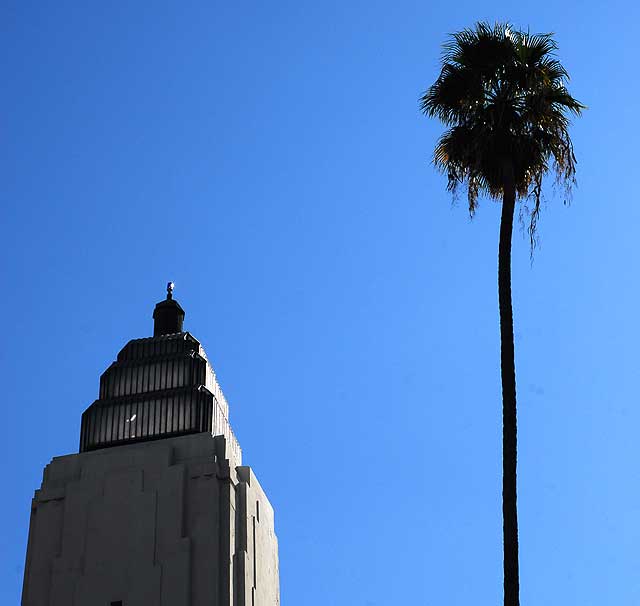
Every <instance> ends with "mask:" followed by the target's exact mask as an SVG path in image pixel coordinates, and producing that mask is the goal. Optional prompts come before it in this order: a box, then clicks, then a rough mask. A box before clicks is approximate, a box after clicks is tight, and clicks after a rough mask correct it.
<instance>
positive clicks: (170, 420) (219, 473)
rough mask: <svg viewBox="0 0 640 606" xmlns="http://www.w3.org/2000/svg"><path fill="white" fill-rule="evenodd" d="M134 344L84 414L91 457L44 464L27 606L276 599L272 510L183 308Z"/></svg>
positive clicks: (83, 435) (209, 605)
mask: <svg viewBox="0 0 640 606" xmlns="http://www.w3.org/2000/svg"><path fill="white" fill-rule="evenodd" d="M153 318H154V332H153V337H149V338H144V339H134V340H132V341H129V343H127V344H126V345H125V347H124V348H123V349H122V350H121V351H120V353H119V354H118V357H117V360H116V361H115V362H113V364H111V366H110V367H109V368H108V369H107V370H106V371H105V372H104V374H103V375H102V377H101V378H100V397H99V399H98V400H96V401H95V402H94V403H93V404H91V406H89V408H87V410H85V412H84V414H83V415H82V425H81V430H80V452H79V454H73V455H68V456H62V457H56V458H54V459H53V460H52V461H51V463H49V465H47V466H46V468H45V470H44V479H43V482H42V486H41V488H40V489H39V490H36V493H35V496H34V498H33V502H32V506H31V521H30V527H29V542H28V546H27V560H26V565H25V575H24V586H23V592H22V604H23V606H205V605H206V606H223V605H224V606H277V605H278V604H279V603H280V597H279V581H278V542H277V539H276V536H275V533H274V522H273V509H272V507H271V505H270V503H269V501H268V499H267V497H266V496H265V494H264V492H263V490H262V488H261V487H260V484H259V483H258V481H257V480H256V478H255V476H254V475H253V473H252V471H251V468H250V467H245V466H243V465H242V460H241V459H242V453H241V450H240V446H239V444H238V442H237V440H236V438H235V436H234V434H233V431H232V430H231V426H230V425H229V420H228V419H229V407H228V405H227V402H226V400H225V397H224V395H223V393H222V391H221V389H220V386H219V385H218V381H217V379H216V375H215V373H214V371H213V368H212V367H211V365H210V364H209V362H208V360H207V357H206V355H205V352H204V349H203V348H202V346H201V345H200V343H199V341H198V340H197V339H195V338H194V337H193V336H192V335H191V334H189V333H188V332H183V329H182V324H183V320H184V311H183V310H182V308H181V307H180V305H179V304H178V303H177V302H176V301H174V300H173V297H172V285H171V284H170V285H169V288H168V294H167V299H166V300H165V301H162V302H161V303H158V304H157V305H156V308H155V311H154V313H153Z"/></svg>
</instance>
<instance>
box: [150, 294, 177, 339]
mask: <svg viewBox="0 0 640 606" xmlns="http://www.w3.org/2000/svg"><path fill="white" fill-rule="evenodd" d="M174 286H175V285H174V283H173V282H167V298H166V299H165V300H164V301H160V303H158V304H157V305H156V308H155V309H154V310H153V336H154V337H159V336H160V335H170V334H173V333H176V332H182V323H183V322H184V309H182V307H180V304H179V303H178V302H177V301H175V300H174V298H173V289H174Z"/></svg>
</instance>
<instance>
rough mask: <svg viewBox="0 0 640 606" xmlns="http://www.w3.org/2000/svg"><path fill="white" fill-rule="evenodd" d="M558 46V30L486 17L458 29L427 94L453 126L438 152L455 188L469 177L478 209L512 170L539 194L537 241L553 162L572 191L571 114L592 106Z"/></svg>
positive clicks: (432, 112)
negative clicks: (572, 81) (571, 86)
mask: <svg viewBox="0 0 640 606" xmlns="http://www.w3.org/2000/svg"><path fill="white" fill-rule="evenodd" d="M556 49H557V45H556V43H555V41H554V40H553V38H552V34H536V35H531V34H529V33H528V32H527V33H523V32H519V31H514V30H512V29H511V28H510V27H509V25H508V24H496V25H494V26H493V27H491V26H489V25H487V24H485V23H478V24H477V25H476V26H475V27H474V28H473V29H465V30H462V31H461V32H458V33H456V34H453V35H451V36H450V40H449V42H448V43H447V44H446V45H445V46H444V53H443V67H442V71H441V73H440V76H439V77H438V79H437V80H436V82H435V83H434V84H433V86H431V87H430V88H429V90H427V92H426V93H425V94H424V95H423V96H422V97H421V99H420V107H421V109H422V111H423V112H424V113H425V114H427V115H428V116H431V117H437V118H439V119H440V120H441V121H442V122H444V123H445V124H446V125H447V126H448V127H449V128H448V130H447V131H446V132H445V133H444V134H443V135H442V137H441V138H440V140H439V141H438V144H437V146H436V150H435V155H434V161H435V164H436V166H438V168H440V169H441V170H442V171H443V172H445V173H446V174H447V176H448V187H449V189H450V190H451V191H453V192H454V193H455V190H456V189H457V187H458V186H459V185H460V184H463V183H464V184H466V186H467V191H468V200H469V212H470V213H471V214H472V215H473V213H474V211H475V209H476V205H477V198H478V195H479V194H480V193H485V194H488V195H489V196H491V197H493V198H500V197H502V195H503V194H504V186H505V178H506V177H507V175H509V177H511V178H512V179H513V181H514V185H515V191H516V194H517V196H518V197H520V198H524V197H527V196H531V197H532V199H533V208H532V210H531V225H530V235H531V237H532V244H533V242H534V240H533V238H534V236H535V227H536V220H537V217H538V212H539V209H540V197H541V190H542V178H543V176H544V175H545V173H547V172H548V170H549V168H550V162H551V163H552V164H553V167H554V168H555V172H556V177H557V181H558V182H559V183H561V184H563V185H565V186H566V188H567V193H568V191H569V190H570V188H571V185H572V184H573V183H574V180H575V179H574V175H575V165H576V159H575V156H574V154H573V146H572V144H571V139H570V138H569V134H568V126H569V120H568V117H567V114H571V113H573V114H575V115H579V114H580V112H581V111H582V109H584V108H585V106H583V105H582V104H581V103H579V102H578V101H576V100H575V99H574V98H573V97H572V96H571V95H570V94H569V92H568V91H567V89H566V87H565V84H566V81H567V80H568V79H569V76H568V74H567V72H566V70H565V69H564V67H563V66H562V64H561V63H560V62H559V61H558V60H557V59H556V58H555V57H554V51H555V50H556ZM510 180H511V179H510Z"/></svg>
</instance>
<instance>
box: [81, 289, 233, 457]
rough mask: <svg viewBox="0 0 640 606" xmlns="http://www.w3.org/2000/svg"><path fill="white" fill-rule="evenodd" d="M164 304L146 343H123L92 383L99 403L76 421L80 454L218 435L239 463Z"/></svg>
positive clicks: (205, 374) (211, 390) (192, 345)
mask: <svg viewBox="0 0 640 606" xmlns="http://www.w3.org/2000/svg"><path fill="white" fill-rule="evenodd" d="M184 316H185V312H184V310H183V309H182V307H180V304H179V303H178V302H177V301H175V300H174V299H173V284H172V283H171V282H170V283H169V285H168V286H167V298H166V299H165V300H164V301H161V302H160V303H158V304H157V305H156V307H155V309H154V312H153V319H154V330H153V337H148V338H143V339H134V340H132V341H129V342H128V343H127V344H126V345H125V346H124V347H123V348H122V350H121V351H120V353H119V354H118V357H117V359H116V361H115V362H113V363H112V364H111V366H109V368H108V369H107V370H106V371H105V372H104V373H103V374H102V376H101V377H100V397H99V399H97V400H96V401H95V402H93V404H91V406H89V408H87V410H85V412H84V413H83V415H82V424H81V430H80V452H85V451H88V450H95V449H99V448H108V447H112V446H120V445H123V444H128V443H131V442H142V441H148V440H158V439H162V438H169V437H175V436H179V435H186V434H191V433H201V432H207V433H211V434H213V435H224V436H225V437H226V439H227V448H228V449H230V451H231V452H233V454H234V455H235V456H234V458H235V460H236V461H237V462H238V464H241V452H240V446H239V444H238V442H237V440H236V438H235V436H234V435H233V431H232V429H231V426H230V424H229V406H228V404H227V401H226V399H225V397H224V394H223V393H222V390H221V389H220V386H219V384H218V381H217V379H216V375H215V372H214V371H213V368H212V367H211V364H210V363H209V361H208V360H207V356H206V354H205V351H204V349H203V347H202V345H200V342H199V341H198V340H197V339H196V338H195V337H193V336H192V335H191V334H189V333H188V332H183V329H182V326H183V321H184Z"/></svg>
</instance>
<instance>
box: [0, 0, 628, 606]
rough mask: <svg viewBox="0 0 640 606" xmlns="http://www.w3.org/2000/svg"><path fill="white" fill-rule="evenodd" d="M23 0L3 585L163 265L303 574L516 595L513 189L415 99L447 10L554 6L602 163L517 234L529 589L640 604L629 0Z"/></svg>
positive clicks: (586, 151)
mask: <svg viewBox="0 0 640 606" xmlns="http://www.w3.org/2000/svg"><path fill="white" fill-rule="evenodd" d="M541 8H542V5H541V4H540V3H538V2H521V3H518V4H517V5H516V4H511V3H507V2H489V3H485V4H484V5H483V8H479V5H478V3H477V2H470V1H462V2H458V3H456V4H455V5H452V4H446V3H437V2H432V3H428V2H403V1H396V2H375V1H374V2H368V3H359V2H348V1H344V0H343V1H341V2H321V3H320V2H318V3H312V2H284V1H283V2H279V3H276V4H274V3H263V2H260V3H258V2H246V3H230V2H224V3H223V2H189V1H183V2H156V3H143V2H127V3H104V2H93V1H90V2H83V3H78V2H65V1H60V2H55V3H53V2H49V3H40V2H30V1H27V0H21V1H20V2H17V1H16V2H5V3H3V19H2V20H1V24H0V27H1V28H2V32H1V34H2V36H1V38H2V40H3V47H4V49H3V51H4V52H2V53H1V55H0V61H1V65H2V74H3V78H2V81H3V93H2V95H0V109H1V114H0V115H1V116H2V117H1V121H2V142H3V145H2V146H0V167H1V168H0V170H2V179H1V180H0V194H1V200H2V224H1V228H2V244H3V251H4V252H3V254H2V255H1V257H0V272H1V273H0V277H1V278H2V286H3V295H2V298H1V301H0V305H1V306H2V310H1V311H2V316H1V317H2V318H4V319H5V321H4V327H3V330H4V335H3V340H2V342H3V346H2V349H1V356H2V358H1V361H2V363H1V365H0V373H1V377H0V378H1V380H2V385H3V390H4V397H5V402H4V406H3V411H4V413H3V414H4V423H3V426H4V437H3V440H2V441H0V460H1V461H2V462H3V464H2V475H3V485H4V487H5V492H4V498H3V499H2V502H1V503H0V513H1V514H2V519H3V520H4V526H3V528H4V533H5V540H4V541H3V542H2V545H1V546H0V571H1V572H0V602H2V603H3V604H14V603H18V602H19V596H20V591H21V582H22V572H23V565H24V553H25V546H26V537H27V528H28V519H29V504H30V499H31V496H32V494H33V491H34V489H36V488H37V487H38V486H39V483H40V479H41V472H42V468H43V467H44V465H45V464H46V463H47V462H48V461H49V460H50V459H51V457H53V456H56V455H61V454H66V453H71V452H75V451H76V450H77V445H78V436H79V421H80V415H81V413H82V411H83V410H84V408H86V407H87V406H88V405H89V404H90V403H91V402H92V401H93V400H94V399H95V398H96V397H97V389H98V377H99V375H100V373H101V372H102V371H103V370H104V369H105V368H106V367H107V366H108V365H109V364H110V362H111V361H112V360H113V359H114V357H115V355H116V353H117V352H118V350H119V349H120V348H121V347H122V346H123V345H124V343H125V342H126V341H127V340H128V339H130V338H134V337H142V336H147V335H149V334H150V333H151V330H152V322H151V313H152V309H153V305H154V304H155V303H156V302H157V301H158V300H160V299H162V298H163V296H164V286H165V284H166V282H167V281H168V280H173V281H174V282H175V283H176V291H175V296H176V298H177V299H178V300H179V301H180V303H181V304H182V306H183V307H184V308H185V310H186V312H187V316H186V320H185V327H186V328H187V329H188V330H190V331H191V332H193V334H194V335H195V336H196V337H197V338H198V339H200V340H201V341H202V343H203V345H204V346H205V348H206V350H207V352H208V355H209V358H210V359H211V360H212V362H213V364H214V366H215V368H216V371H217V374H218V377H219V379H220V381H221V383H222V386H223V389H224V390H225V393H226V395H227V398H228V400H229V402H230V406H231V420H232V424H233V426H234V429H235V431H236V434H237V435H238V437H239V440H240V442H241V444H242V447H243V451H244V460H245V462H246V463H248V464H250V465H251V466H252V467H253V468H254V470H255V472H256V474H257V476H258V477H259V479H260V481H261V483H262V485H263V486H264V487H265V489H266V491H267V493H268V495H269V497H270V499H271V501H272V503H273V505H274V507H275V510H276V530H277V533H278V536H279V540H280V561H281V591H282V603H283V605H296V606H316V605H322V606H333V605H347V604H348V605H350V606H351V605H362V606H374V605H375V606H378V605H380V606H382V605H388V604H420V605H425V606H431V605H433V606H436V605H438V606H440V605H442V604H447V605H448V606H462V605H465V606H466V605H468V604H470V603H473V604H474V606H485V605H486V606H489V605H491V606H494V605H495V604H498V603H499V602H500V598H501V591H502V589H501V518H500V472H501V463H500V388H499V386H500V383H499V342H498V315H497V288H496V280H497V278H496V261H497V242H498V221H499V211H500V207H499V205H498V204H495V203H493V202H491V201H482V202H481V206H480V209H479V211H478V214H477V216H476V218H475V219H474V220H473V221H470V220H469V217H468V215H467V212H466V210H465V205H464V200H461V201H460V203H459V204H457V205H452V203H451V199H450V196H449V195H448V194H447V192H446V191H445V185H446V183H445V180H444V179H443V177H442V176H440V175H438V174H437V173H436V172H435V171H434V169H433V167H432V166H431V165H430V158H431V153H432V149H433V145H434V143H435V141H436V139H437V137H438V134H439V133H440V132H441V127H440V125H439V124H438V123H436V122H435V121H429V120H427V119H425V118H424V117H422V116H421V115H420V114H419V113H418V110H417V99H418V97H419V95H420V94H421V92H422V91H423V90H424V89H425V88H427V86H429V84H431V83H432V81H433V80H434V79H435V77H436V76H437V73H438V60H439V53H440V45H441V43H442V42H443V41H444V39H445V37H446V34H447V33H449V32H452V31H455V30H458V29H460V28H462V27H465V26H469V25H472V24H473V23H474V22H475V21H476V20H479V19H483V20H489V21H493V20H496V19H499V20H505V19H508V20H510V21H511V22H512V23H514V24H515V25H516V26H519V27H522V28H526V27H529V28H530V29H531V31H542V32H547V31H553V32H555V33H556V39H557V41H558V43H559V45H560V52H559V56H560V58H561V60H562V61H563V62H564V64H565V66H566V67H567V69H568V70H569V72H570V73H571V75H572V80H571V91H572V93H573V94H574V96H576V97H577V98H578V99H579V100H580V101H582V102H583V103H585V104H587V105H588V106H589V110H588V111H587V112H586V113H585V115H584V117H583V118H582V119H581V120H579V121H577V122H576V123H575V125H574V127H573V129H572V135H573V139H574V144H575V147H576V153H577V157H578V163H579V164H578V182H579V186H578V189H577V190H576V191H575V194H574V199H573V203H572V204H571V206H569V207H565V206H563V205H562V202H561V199H559V198H558V197H554V195H553V191H552V190H551V189H549V190H548V192H547V194H548V196H547V197H548V202H547V203H546V204H545V207H544V210H543V215H542V218H541V221H540V236H541V238H540V240H541V246H540V248H539V249H538V250H537V252H536V254H535V259H534V262H533V264H531V263H530V260H529V250H528V243H527V240H526V237H525V235H523V234H522V233H521V232H520V231H516V234H515V239H514V262H513V271H514V277H513V289H514V312H515V334H516V366H517V381H518V396H519V410H520V416H519V423H520V459H519V505H520V508H519V509H520V530H521V532H520V540H521V585H522V602H523V604H526V605H527V606H535V605H540V606H542V605H545V606H546V605H547V604H563V603H567V604H581V605H582V606H592V605H593V606H596V605H597V606H600V605H602V604H638V603H640V577H639V576H638V567H639V565H640V556H639V555H638V554H639V552H638V548H637V546H638V544H639V543H640V482H639V475H640V474H639V472H638V460H639V458H640V452H639V450H640V448H639V447H638V440H637V435H638V428H639V427H640V410H639V409H638V406H637V403H638V395H637V379H636V377H637V373H638V371H637V359H638V351H637V345H636V344H637V343H638V342H639V341H640V326H639V322H638V320H637V308H638V300H639V298H640V290H639V287H638V279H637V276H636V273H637V267H638V260H639V259H638V257H639V252H638V246H637V241H638V236H637V229H638V228H637V226H638V225H639V224H640V207H639V206H638V205H637V204H636V203H635V202H636V198H637V194H636V192H635V187H634V185H633V183H634V182H635V179H634V177H635V173H636V170H637V168H636V163H637V146H636V144H635V142H636V140H637V138H638V132H637V131H638V124H637V116H636V110H635V109H634V108H635V107H636V105H637V104H636V102H635V99H636V98H637V96H638V82H637V78H636V72H637V59H636V55H637V52H636V51H637V40H636V38H637V28H636V27H635V25H634V24H635V23H637V21H638V17H639V16H640V15H639V14H638V13H639V12H640V11H639V9H638V6H637V5H636V4H634V3H632V2H629V1H628V2H613V3H610V5H609V8H608V9H604V8H603V6H602V5H601V4H598V3H595V2H591V1H590V0H587V1H586V2H580V3H578V2H573V1H572V2H565V3H561V5H560V6H559V5H554V6H551V5H548V7H547V8H545V10H541Z"/></svg>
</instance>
